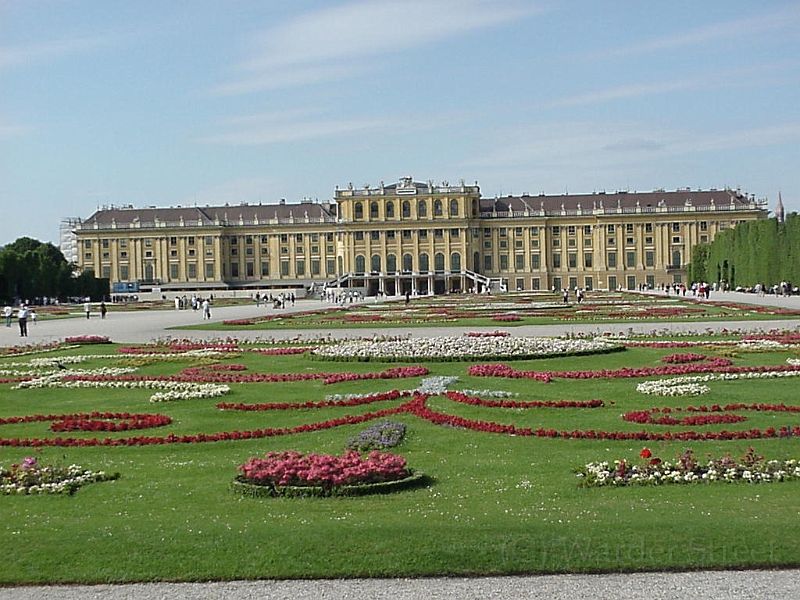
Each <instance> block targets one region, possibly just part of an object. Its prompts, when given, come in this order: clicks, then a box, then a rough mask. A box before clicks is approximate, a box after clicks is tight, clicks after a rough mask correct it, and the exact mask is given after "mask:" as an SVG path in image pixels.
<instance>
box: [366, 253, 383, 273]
mask: <svg viewBox="0 0 800 600" xmlns="http://www.w3.org/2000/svg"><path fill="white" fill-rule="evenodd" d="M369 268H370V271H372V272H373V273H378V272H380V270H381V255H380V254H373V255H372V258H370V261H369Z"/></svg>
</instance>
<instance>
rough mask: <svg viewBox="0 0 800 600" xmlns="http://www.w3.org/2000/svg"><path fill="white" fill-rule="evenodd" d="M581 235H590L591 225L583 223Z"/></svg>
mask: <svg viewBox="0 0 800 600" xmlns="http://www.w3.org/2000/svg"><path fill="white" fill-rule="evenodd" d="M583 235H592V226H591V225H584V226H583Z"/></svg>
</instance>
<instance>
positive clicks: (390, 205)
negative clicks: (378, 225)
mask: <svg viewBox="0 0 800 600" xmlns="http://www.w3.org/2000/svg"><path fill="white" fill-rule="evenodd" d="M386 218H387V219H394V202H387V203H386Z"/></svg>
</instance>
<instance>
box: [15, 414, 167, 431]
mask: <svg viewBox="0 0 800 600" xmlns="http://www.w3.org/2000/svg"><path fill="white" fill-rule="evenodd" d="M111 419H113V420H111ZM42 421H53V424H52V425H50V430H51V431H56V432H62V431H128V430H130V429H146V428H149V427H161V426H163V425H169V424H170V423H172V419H171V418H169V417H167V416H166V415H154V414H132V413H127V412H124V413H112V412H91V413H73V414H66V415H28V416H25V417H8V418H5V419H2V418H0V425H13V424H16V423H39V422H42Z"/></svg>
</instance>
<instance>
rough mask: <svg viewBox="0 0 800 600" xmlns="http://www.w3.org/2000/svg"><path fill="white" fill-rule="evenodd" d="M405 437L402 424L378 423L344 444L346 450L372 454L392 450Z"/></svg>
mask: <svg viewBox="0 0 800 600" xmlns="http://www.w3.org/2000/svg"><path fill="white" fill-rule="evenodd" d="M405 436H406V426H405V424H404V423H399V422H396V421H380V422H378V423H373V424H372V425H370V426H369V427H367V428H366V429H365V430H364V431H362V432H361V433H359V434H358V435H354V436H353V437H351V438H350V439H349V440H347V443H346V444H345V448H346V449H347V450H355V451H356V452H372V451H373V450H386V449H387V448H394V447H395V446H397V445H398V444H400V443H401V442H402V441H403V438H405Z"/></svg>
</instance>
